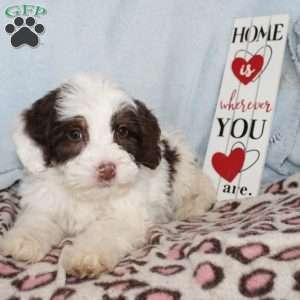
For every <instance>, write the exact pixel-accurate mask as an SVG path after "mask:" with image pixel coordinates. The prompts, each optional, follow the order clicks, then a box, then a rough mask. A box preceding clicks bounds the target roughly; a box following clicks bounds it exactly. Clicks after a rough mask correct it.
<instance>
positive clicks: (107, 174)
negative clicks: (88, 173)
mask: <svg viewBox="0 0 300 300" xmlns="http://www.w3.org/2000/svg"><path fill="white" fill-rule="evenodd" d="M115 176H116V165H115V164H114V163H111V162H107V163H103V164H101V165H100V166H99V167H98V168H97V177H98V179H99V181H109V180H111V179H113V178H114V177H115Z"/></svg>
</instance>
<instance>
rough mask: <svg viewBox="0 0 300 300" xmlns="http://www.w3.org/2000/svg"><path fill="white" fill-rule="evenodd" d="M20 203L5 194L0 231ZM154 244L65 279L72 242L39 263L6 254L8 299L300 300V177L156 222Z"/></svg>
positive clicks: (3, 283)
mask: <svg viewBox="0 0 300 300" xmlns="http://www.w3.org/2000/svg"><path fill="white" fill-rule="evenodd" d="M19 201H20V199H19V198H18V196H17V194H16V192H15V190H14V188H12V189H10V190H7V191H3V192H1V194H0V234H3V233H4V232H5V231H6V230H8V229H9V227H10V226H11V225H12V224H13V221H14V219H15V218H16V217H17V211H18V203H19ZM67 242H68V241H65V242H64V243H67ZM148 242H149V243H148V244H147V245H146V246H145V247H144V248H142V249H139V250H137V251H136V252H135V253H132V254H131V255H129V256H127V257H125V258H124V259H123V260H122V261H121V262H120V263H119V265H118V266H117V267H116V268H115V270H114V271H113V272H111V273H105V274H103V275H102V276H100V277H99V278H98V279H97V280H80V279H78V278H75V277H69V276H67V277H66V276H65V273H64V270H63V269H62V267H61V265H60V263H59V254H60V252H61V249H62V247H63V245H64V243H62V245H60V246H58V247H56V248H54V249H52V251H51V252H50V253H49V254H48V255H47V256H46V257H45V258H44V259H43V260H42V261H40V262H39V263H36V264H33V265H25V264H22V263H19V262H15V261H13V260H12V259H9V258H4V257H0V278H1V279H0V299H1V300H2V299H3V300H4V299H5V300H6V299H10V300H13V299H14V300H16V299H24V300H27V299H28V300H29V299H30V300H38V299H52V300H63V299H76V300H77V299H82V300H83V299H85V300H93V299H104V300H125V299H136V300H178V299H205V300H210V299H213V300H226V299H228V300H239V299H261V300H271V299H291V300H294V299H295V300H296V299H300V174H297V175H294V176H292V177H290V178H288V179H287V180H286V181H283V182H279V183H274V184H273V185H272V186H270V187H269V188H268V189H267V190H266V192H265V193H264V194H262V195H261V196H259V197H256V198H251V199H246V200H242V201H237V200H229V201H222V202H218V203H217V204H216V205H215V207H214V208H213V209H211V210H210V211H209V212H207V213H206V214H204V215H202V216H199V217H197V218H194V219H188V220H185V221H184V222H173V223H170V224H168V225H163V226H156V227H155V228H153V229H152V230H151V231H150V232H149V236H148Z"/></svg>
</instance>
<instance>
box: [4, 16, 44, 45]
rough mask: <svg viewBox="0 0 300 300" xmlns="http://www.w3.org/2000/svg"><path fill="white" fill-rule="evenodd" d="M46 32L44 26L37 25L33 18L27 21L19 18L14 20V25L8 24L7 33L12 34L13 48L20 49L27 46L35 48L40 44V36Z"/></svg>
mask: <svg viewBox="0 0 300 300" xmlns="http://www.w3.org/2000/svg"><path fill="white" fill-rule="evenodd" d="M44 30H45V28H44V26H43V25H42V24H35V19H34V18H33V17H28V18H26V20H25V24H24V19H23V18H21V17H17V18H15V20H14V24H7V25H6V26H5V31H6V32H7V33H8V34H11V39H10V41H11V44H12V46H13V47H19V46H21V45H23V44H26V45H28V46H31V47H35V46H36V45H37V44H38V43H39V35H40V34H41V33H43V32H44Z"/></svg>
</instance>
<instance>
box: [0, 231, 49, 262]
mask: <svg viewBox="0 0 300 300" xmlns="http://www.w3.org/2000/svg"><path fill="white" fill-rule="evenodd" d="M0 254H2V255H3V256H9V255H10V256H12V257H13V258H14V259H16V260H20V261H26V262H30V263H33V262H37V261H39V260H41V259H42V258H43V257H44V256H45V255H46V254H47V250H45V249H43V246H42V245H41V243H40V242H39V241H37V240H36V239H34V238H33V237H31V236H29V235H18V234H10V233H8V234H7V235H6V236H5V237H3V238H1V239H0Z"/></svg>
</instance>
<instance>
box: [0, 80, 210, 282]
mask: <svg viewBox="0 0 300 300" xmlns="http://www.w3.org/2000/svg"><path fill="white" fill-rule="evenodd" d="M14 140H15V143H16V147H17V153H18V156H19V158H20V160H21V162H22V163H23V165H24V168H25V172H26V174H25V176H24V180H23V183H22V185H21V189H20V193H21V196H22V201H21V204H22V210H21V213H20V215H19V217H18V219H17V221H16V223H15V225H14V226H13V228H12V229H11V230H10V231H9V232H8V233H7V234H6V235H5V237H4V238H3V239H2V240H1V242H0V248H1V250H2V253H3V254H5V255H12V256H13V257H14V258H15V259H18V260H23V261H28V262H35V261H38V260H40V259H41V258H43V257H44V256H45V254H46V253H47V252H48V251H49V250H50V249H51V247H52V246H53V245H56V244H58V243H59V242H61V240H62V239H64V238H66V237H72V238H73V244H72V245H69V246H66V247H65V248H64V250H63V253H62V258H61V261H62V264H63V266H64V268H65V270H66V272H68V273H70V274H76V275H79V276H81V277H93V276H97V275H98V274H100V273H101V272H103V271H105V270H111V269H112V268H113V267H114V266H115V265H116V264H117V263H118V262H119V261H120V259H121V258H122V257H124V256H125V255H126V254H128V253H129V252H130V251H132V250H133V249H135V248H137V247H140V246H141V245H143V243H144V242H145V236H146V232H147V230H148V229H149V228H150V227H151V226H153V225H154V224H159V223H165V222H169V221H170V220H174V219H182V218H186V217H190V216H192V215H199V214H201V213H203V212H204V211H205V210H207V209H208V208H209V207H210V206H211V205H212V203H213V202H214V201H215V191H214V188H213V186H212V184H211V182H210V181H209V179H208V178H207V177H206V176H205V175H204V174H203V173H202V172H201V170H200V168H199V166H198V165H197V163H196V161H195V158H194V155H193V154H192V152H191V151H190V150H189V149H188V148H187V147H186V145H185V144H184V143H183V142H182V139H181V138H180V137H179V136H177V135H170V134H167V133H161V130H160V127H159V124H158V121H157V119H156V117H155V116H154V115H153V113H152V112H151V111H150V110H149V109H148V108H147V107H146V105H145V104H144V103H143V102H141V101H138V100H135V99H133V98H131V97H130V96H129V95H128V94H127V93H126V92H125V91H124V90H122V89H121V88H120V87H119V86H117V85H116V84H115V83H113V82H111V81H109V80H105V79H101V78H96V77H93V76H88V75H80V76H77V77H75V78H74V79H72V80H70V81H68V82H66V83H65V84H63V85H61V86H60V87H59V88H57V89H55V90H53V91H51V92H49V93H48V94H47V95H46V96H44V97H43V98H41V99H39V100H38V101H36V102H35V103H34V104H33V105H32V106H31V107H30V108H29V109H27V110H25V111H24V112H22V114H21V115H20V117H19V120H18V122H17V126H16V130H15V133H14Z"/></svg>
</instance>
